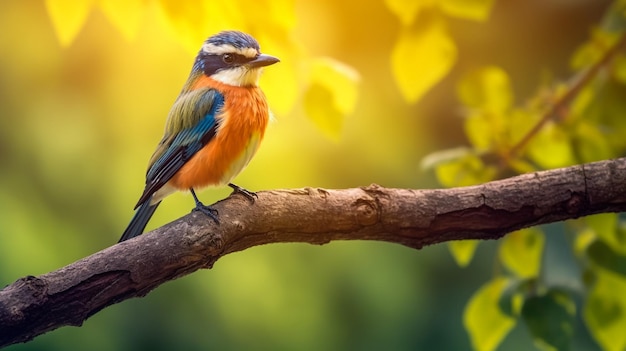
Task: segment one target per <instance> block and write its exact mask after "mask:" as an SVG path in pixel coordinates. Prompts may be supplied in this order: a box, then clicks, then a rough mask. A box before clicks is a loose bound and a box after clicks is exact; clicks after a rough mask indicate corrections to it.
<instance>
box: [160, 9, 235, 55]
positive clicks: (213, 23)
mask: <svg viewBox="0 0 626 351" xmlns="http://www.w3.org/2000/svg"><path fill="white" fill-rule="evenodd" d="M159 4H160V9H161V13H162V14H163V16H164V18H165V20H166V21H165V22H166V24H168V26H167V27H168V28H169V29H170V30H171V31H172V33H173V34H174V36H175V37H176V38H178V40H179V41H180V42H181V44H182V45H183V47H185V49H187V50H188V51H189V52H190V53H193V54H195V53H197V52H198V50H199V49H200V46H201V45H202V43H203V42H204V40H205V39H206V38H207V37H208V36H210V35H212V34H215V33H217V32H220V31H222V30H225V29H230V28H237V29H240V30H244V31H245V30H246V26H245V23H244V21H243V17H242V16H241V15H240V14H239V13H240V12H241V11H242V9H241V8H239V7H238V6H237V3H236V2H234V1H210V0H204V1H193V0H159Z"/></svg>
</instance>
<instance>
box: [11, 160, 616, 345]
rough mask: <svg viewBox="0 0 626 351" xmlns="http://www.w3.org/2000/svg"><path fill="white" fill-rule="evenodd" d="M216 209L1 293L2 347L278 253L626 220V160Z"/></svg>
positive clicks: (307, 193)
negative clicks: (291, 247)
mask: <svg viewBox="0 0 626 351" xmlns="http://www.w3.org/2000/svg"><path fill="white" fill-rule="evenodd" d="M258 195H259V198H258V199H257V201H256V202H255V203H254V204H250V203H249V202H248V200H247V199H244V198H242V197H240V196H233V197H230V198H228V199H225V200H223V201H220V202H218V203H217V204H216V205H215V208H216V209H217V210H218V211H219V213H220V218H221V225H216V224H215V223H214V222H213V221H212V220H211V219H208V218H207V217H205V216H204V215H202V214H199V213H192V214H189V215H187V216H185V217H182V218H180V219H178V220H176V221H174V222H172V223H170V224H168V225H165V226H163V227H161V228H158V229H156V230H154V231H152V232H149V233H146V234H144V235H141V236H139V237H137V238H135V239H133V240H129V241H126V242H123V243H121V244H118V245H114V246H111V247H109V248H106V249H104V250H102V251H100V252H97V253H95V254H93V255H91V256H89V257H86V258H83V259H81V260H79V261H77V262H74V263H72V264H70V265H68V266H65V267H63V268H61V269H59V270H56V271H53V272H50V273H47V274H43V275H41V276H39V277H34V276H28V277H24V278H21V279H19V280H17V281H16V282H15V283H13V284H11V285H9V286H7V287H5V288H4V289H3V290H1V291H0V347H2V346H6V345H9V344H13V343H17V342H25V341H28V340H31V339H32V338H34V337H35V336H37V335H40V334H42V333H45V332H47V331H50V330H54V329H56V328H58V327H61V326H64V325H74V326H80V325H81V324H82V323H83V321H85V320H86V319H87V318H89V317H90V316H91V315H93V314H95V313H96V312H98V311H100V310H101V309H103V308H105V307H107V306H109V305H112V304H114V303H118V302H121V301H124V300H126V299H129V298H132V297H139V296H144V295H146V294H147V293H148V292H150V291H151V290H152V289H154V288H156V287H157V286H159V285H161V284H162V283H164V282H166V281H168V280H172V279H175V278H177V277H180V276H183V275H186V274H189V273H192V272H194V271H196V270H198V269H201V268H210V267H211V266H212V265H213V264H214V263H215V261H217V260H218V259H219V258H220V257H222V256H224V255H227V254H229V253H231V252H235V251H240V250H245V249H247V248H250V247H252V246H256V245H263V244H269V243H278V242H307V243H311V244H324V243H328V242H330V241H332V240H380V241H387V242H394V243H398V244H402V245H406V246H409V247H412V248H416V249H419V248H421V247H423V246H425V245H431V244H436V243H440V242H445V241H450V240H462V239H482V240H484V239H498V238H500V237H502V236H503V235H504V234H506V233H508V232H511V231H514V230H516V229H520V228H524V227H530V226H535V225H538V224H542V223H551V222H557V221H563V220H567V219H572V218H578V217H581V216H587V215H591V214H595V213H603V212H620V211H625V210H626V158H621V159H616V160H608V161H602V162H596V163H589V164H584V165H578V166H573V167H568V168H562V169H557V170H551V171H545V172H537V173H532V174H525V175H521V176H517V177H514V178H508V179H504V180H499V181H494V182H489V183H486V184H483V185H479V186H472V187H463V188H453V189H436V190H409V189H390V188H383V187H380V186H378V185H370V186H368V187H362V188H355V189H345V190H326V189H317V188H305V189H295V190H276V191H264V192H259V193H258Z"/></svg>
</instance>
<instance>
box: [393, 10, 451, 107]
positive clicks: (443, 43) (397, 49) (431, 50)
mask: <svg viewBox="0 0 626 351" xmlns="http://www.w3.org/2000/svg"><path fill="white" fill-rule="evenodd" d="M456 56H457V49H456V45H455V44H454V41H452V38H450V36H449V35H448V31H447V28H446V26H445V23H444V22H443V20H441V19H438V18H431V19H429V20H426V21H424V23H423V24H421V25H420V26H419V28H417V29H413V28H405V29H403V31H402V32H401V33H400V37H399V38H398V40H397V41H396V43H395V44H394V47H393V49H392V52H391V69H392V72H393V76H394V78H395V81H396V83H397V84H398V87H399V88H400V92H401V93H402V95H403V96H404V99H405V100H406V101H407V102H416V101H417V100H419V99H420V98H421V97H422V96H423V95H424V94H425V93H426V92H427V91H428V90H429V89H430V88H431V87H432V86H433V85H435V84H436V83H438V82H439V81H440V80H441V79H442V78H443V77H444V76H445V75H446V74H448V72H449V71H450V69H451V68H452V65H453V64H454V63H455V62H456Z"/></svg>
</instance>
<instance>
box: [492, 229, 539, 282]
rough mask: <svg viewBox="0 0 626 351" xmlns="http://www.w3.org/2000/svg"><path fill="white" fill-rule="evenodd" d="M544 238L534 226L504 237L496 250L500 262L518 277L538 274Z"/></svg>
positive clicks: (529, 276)
mask: <svg viewBox="0 0 626 351" xmlns="http://www.w3.org/2000/svg"><path fill="white" fill-rule="evenodd" d="M544 241H545V238H544V236H543V233H542V232H541V231H540V230H539V229H536V228H529V229H522V230H518V231H516V232H513V233H510V234H508V235H506V236H505V237H504V239H503V240H502V243H501V244H500V249H499V251H498V254H499V257H500V261H501V262H502V264H503V265H504V266H505V267H506V268H507V269H508V270H510V271H511V272H513V273H514V274H515V275H516V276H518V277H520V278H532V277H537V276H538V275H539V269H540V268H541V256H542V253H543V247H544Z"/></svg>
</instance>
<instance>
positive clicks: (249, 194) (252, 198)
mask: <svg viewBox="0 0 626 351" xmlns="http://www.w3.org/2000/svg"><path fill="white" fill-rule="evenodd" d="M228 186H229V187H231V188H233V192H232V194H241V195H243V196H244V197H246V198H247V199H248V200H250V202H251V203H254V201H255V200H256V199H258V198H259V196H258V195H257V194H256V193H255V192H253V191H250V190H246V189H244V188H242V187H240V186H239V185H235V184H233V183H228ZM232 194H231V195H232Z"/></svg>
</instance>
